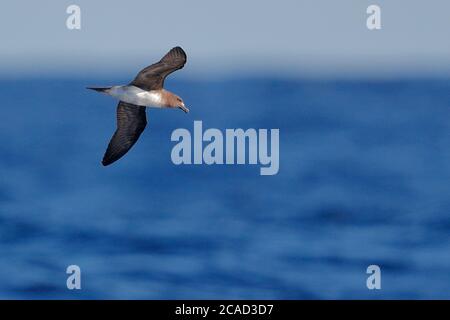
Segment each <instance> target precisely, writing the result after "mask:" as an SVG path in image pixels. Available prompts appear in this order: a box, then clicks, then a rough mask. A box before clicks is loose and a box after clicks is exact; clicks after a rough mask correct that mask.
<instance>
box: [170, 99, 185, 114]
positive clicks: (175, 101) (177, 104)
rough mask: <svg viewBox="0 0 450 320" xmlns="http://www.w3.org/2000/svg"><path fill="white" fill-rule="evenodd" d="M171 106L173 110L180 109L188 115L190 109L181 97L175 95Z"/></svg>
mask: <svg viewBox="0 0 450 320" xmlns="http://www.w3.org/2000/svg"><path fill="white" fill-rule="evenodd" d="M170 106H171V107H172V108H179V109H181V110H183V111H184V112H186V113H188V112H189V109H188V108H187V107H186V106H185V105H184V102H183V99H181V98H180V97H179V96H177V95H173V99H172V101H171V104H170Z"/></svg>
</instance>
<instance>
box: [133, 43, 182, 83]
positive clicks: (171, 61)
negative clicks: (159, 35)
mask: <svg viewBox="0 0 450 320" xmlns="http://www.w3.org/2000/svg"><path fill="white" fill-rule="evenodd" d="M185 63H186V53H185V52H184V50H183V49H181V47H175V48H172V49H171V50H170V51H169V52H168V53H166V55H165V56H164V57H163V58H162V59H161V60H160V61H159V62H157V63H154V64H152V65H151V66H148V67H147V68H145V69H142V70H141V71H140V72H139V73H138V75H137V76H136V78H135V79H134V80H133V81H132V82H131V83H130V85H133V86H136V87H139V88H141V89H143V90H148V91H149V90H158V89H162V87H163V86H164V79H165V78H166V77H167V76H168V75H169V74H171V73H172V72H174V71H176V70H178V69H181V68H183V66H184V64H185Z"/></svg>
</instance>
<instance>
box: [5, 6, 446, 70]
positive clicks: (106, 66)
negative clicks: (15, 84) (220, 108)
mask: <svg viewBox="0 0 450 320" xmlns="http://www.w3.org/2000/svg"><path fill="white" fill-rule="evenodd" d="M71 4H76V5H78V6H80V8H81V30H68V29H67V27H66V19H67V17H68V16H69V15H68V14H67V13H66V8H67V7H68V6H69V5H71ZM371 4H377V5H379V6H380V7H381V22H382V29H381V30H377V31H369V30H368V29H367V27H366V19H367V16H368V15H367V13H366V9H367V7H368V6H369V5H371ZM449 17H450V1H449V0H433V1H425V0H372V1H367V0H281V1H274V0H272V1H265V0H252V1H250V0H247V1H244V0H227V1H212V0H189V1H187V0H170V1H148V0H146V1H144V0H141V1H139V0H127V1H106V0H95V1H92V0H77V1H61V0H59V1H54V0H53V1H52V0H43V1H42V0H41V1H24V0H14V1H12V0H6V1H2V4H1V11H0V18H1V19H0V39H1V50H0V72H2V73H3V74H4V75H5V74H10V73H11V72H22V73H35V74H43V73H52V72H65V73H69V74H72V73H81V74H85V73H86V72H89V73H90V74H96V73H102V72H106V71H108V70H109V71H111V72H121V71H123V70H130V69H131V73H134V71H136V69H137V68H139V67H142V66H144V65H145V64H148V63H150V62H152V61H153V60H154V59H158V58H160V56H161V55H162V54H164V53H165V52H166V51H167V50H168V49H169V48H171V47H172V46H175V45H181V46H182V47H183V48H184V49H185V50H186V51H187V53H188V57H189V68H190V70H191V72H192V73H193V74H195V73H202V72H210V71H215V72H225V73H226V72H237V71H240V70H244V69H249V70H250V71H256V72H262V73H264V72H274V71H277V70H278V71H280V72H285V71H287V72H292V73H294V74H295V73H297V72H298V73H303V74H321V73H336V72H337V73H341V74H347V73H353V72H369V73H370V72H373V73H380V74H391V73H394V74H395V73H417V72H429V73H439V72H443V73H445V72H449V71H450V41H449V31H450V18H449Z"/></svg>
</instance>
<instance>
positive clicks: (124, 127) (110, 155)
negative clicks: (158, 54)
mask: <svg viewBox="0 0 450 320" xmlns="http://www.w3.org/2000/svg"><path fill="white" fill-rule="evenodd" d="M185 63H186V53H185V52H184V50H183V49H181V48H180V47H175V48H172V49H171V50H170V51H169V52H168V53H167V54H166V55H165V56H164V57H163V58H162V59H161V60H160V61H159V62H156V63H154V64H152V65H150V66H148V67H146V68H144V69H142V70H141V71H140V72H139V73H138V75H137V76H136V78H135V79H134V80H133V81H132V82H131V83H130V84H128V85H124V86H112V87H107V88H88V89H91V90H95V91H98V92H102V93H105V94H108V95H110V96H112V97H114V98H117V99H119V100H120V102H119V105H118V106H117V129H116V132H115V133H114V135H113V136H112V138H111V141H110V142H109V145H108V149H107V150H106V152H105V155H104V156H103V160H102V164H103V165H104V166H107V165H109V164H111V163H113V162H114V161H116V160H119V159H120V158H121V157H122V156H123V155H125V154H126V153H127V152H128V150H130V149H131V147H132V146H133V145H134V144H135V143H136V141H137V140H138V139H139V136H140V135H141V133H142V131H144V128H145V126H146V125H147V118H146V113H145V108H146V107H155V108H179V109H181V110H183V111H184V112H186V113H187V112H189V109H188V108H186V106H185V105H184V102H183V100H182V99H181V98H180V97H179V96H177V95H176V94H173V93H172V92H169V91H167V90H165V89H164V88H163V87H164V79H165V78H166V77H167V76H168V75H169V74H171V73H172V72H174V71H176V70H178V69H181V68H183V66H184V64H185Z"/></svg>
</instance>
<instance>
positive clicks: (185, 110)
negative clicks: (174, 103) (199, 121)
mask: <svg viewBox="0 0 450 320" xmlns="http://www.w3.org/2000/svg"><path fill="white" fill-rule="evenodd" d="M178 108H180V109H181V110H183V111H184V112H186V113H188V112H189V109H188V108H186V107H185V106H184V105H181V106H178Z"/></svg>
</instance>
